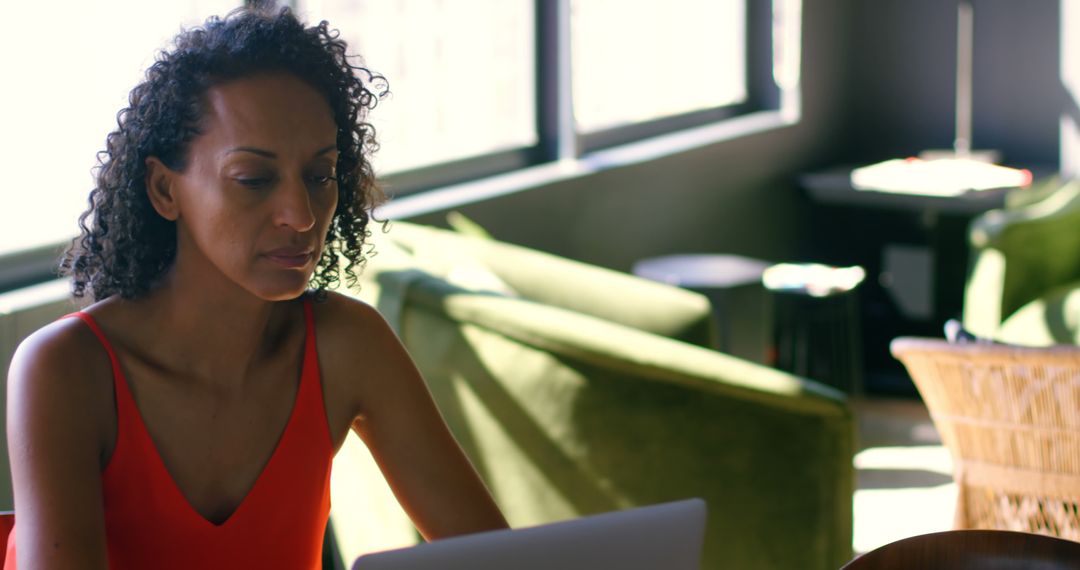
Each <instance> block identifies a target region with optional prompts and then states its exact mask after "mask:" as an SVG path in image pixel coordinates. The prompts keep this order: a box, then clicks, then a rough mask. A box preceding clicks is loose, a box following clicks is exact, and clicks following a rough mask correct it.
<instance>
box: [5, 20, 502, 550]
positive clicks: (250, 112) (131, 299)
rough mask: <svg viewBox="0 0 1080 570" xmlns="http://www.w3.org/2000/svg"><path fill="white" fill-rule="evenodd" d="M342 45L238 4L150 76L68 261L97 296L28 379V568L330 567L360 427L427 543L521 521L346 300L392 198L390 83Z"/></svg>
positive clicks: (24, 450)
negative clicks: (382, 112) (379, 211)
mask: <svg viewBox="0 0 1080 570" xmlns="http://www.w3.org/2000/svg"><path fill="white" fill-rule="evenodd" d="M335 38H336V32H332V31H329V30H328V29H327V25H326V23H325V22H323V23H322V24H320V25H319V26H315V27H310V28H305V27H304V26H303V25H302V24H301V23H300V22H298V21H297V20H296V18H295V17H294V16H293V15H292V14H291V13H290V12H289V11H288V10H282V11H281V12H280V13H277V14H269V13H265V12H258V11H250V10H247V11H239V12H234V13H233V14H231V15H230V16H228V17H227V18H225V19H222V20H218V19H213V18H212V19H210V20H209V21H208V22H207V24H206V26H205V27H203V28H197V29H193V30H188V31H185V32H184V33H182V34H180V36H178V38H177V40H176V46H175V48H174V49H173V50H172V51H169V52H165V53H162V54H161V55H160V56H159V57H158V60H157V62H156V63H155V64H154V65H153V66H152V67H151V68H150V69H149V70H148V72H147V76H146V80H145V81H144V82H143V83H141V84H139V85H138V86H137V87H135V89H134V90H133V91H132V93H131V97H130V107H129V108H127V109H125V110H124V111H122V112H121V114H120V116H119V127H118V129H117V130H116V131H115V132H113V133H112V134H110V135H109V137H108V140H107V145H108V146H107V150H106V152H105V153H104V155H103V158H102V164H101V166H100V168H99V170H98V173H97V185H96V187H95V188H94V190H93V191H92V193H91V195H90V208H89V210H88V211H87V212H86V214H84V215H83V216H82V218H81V220H80V225H81V227H82V236H81V237H80V238H78V239H77V240H76V244H75V246H74V247H73V248H72V250H71V251H70V252H69V253H68V254H67V256H66V258H65V261H64V262H63V265H62V267H63V268H64V269H65V270H66V272H67V273H68V274H70V276H71V277H72V279H73V283H74V293H75V295H76V296H78V297H83V296H89V297H90V298H91V299H92V300H94V301H96V302H94V303H93V304H92V305H90V306H89V307H87V308H86V309H85V310H83V311H81V312H80V313H77V314H75V315H71V316H70V318H65V319H61V320H59V321H57V322H55V323H53V324H51V325H49V326H47V327H45V328H43V329H41V330H40V331H37V332H36V333H34V334H33V335H31V336H30V337H29V338H27V339H26V340H25V341H24V342H23V343H22V345H21V346H20V347H19V349H18V351H17V353H16V355H15V357H14V359H13V362H12V366H11V370H10V373H9V379H8V382H9V388H8V390H9V392H8V410H9V411H8V441H9V449H10V456H11V465H12V475H13V483H14V488H15V512H16V517H17V526H16V530H15V532H14V533H13V537H12V538H11V539H10V540H9V544H8V552H7V568H12V567H13V566H14V563H15V559H16V558H17V562H18V567H19V568H20V570H23V569H30V568H105V567H109V568H113V569H123V568H172V567H175V568H217V567H230V568H248V567H251V568H316V567H318V565H319V560H320V549H321V544H322V534H323V530H324V528H325V523H326V519H327V515H328V510H329V497H328V493H329V468H330V460H331V458H332V456H333V454H334V453H335V451H336V450H337V449H338V448H339V447H340V446H341V444H342V442H343V441H344V439H345V436H346V435H347V433H348V431H349V429H352V430H354V431H355V432H356V433H357V434H358V435H359V436H360V437H361V438H362V439H363V441H364V442H365V443H366V444H367V446H368V447H369V449H370V450H371V452H372V454H373V456H374V457H375V459H376V461H377V462H378V464H379V466H380V467H381V469H382V471H383V473H384V475H385V476H386V478H387V480H388V482H389V483H390V486H391V488H392V489H393V490H394V492H395V494H396V495H397V497H398V500H399V501H400V503H401V504H402V506H403V507H404V508H405V510H406V512H407V513H408V514H409V515H410V516H411V517H412V519H413V521H414V522H415V524H416V526H417V528H418V529H419V530H420V532H421V533H422V534H423V535H424V536H425V537H426V538H428V539H433V538H438V537H444V536H449V535H455V534H462V533H469V532H475V531H480V530H487V529H494V528H504V527H505V526H506V522H505V520H504V519H503V517H502V515H501V514H500V513H499V510H498V508H497V507H496V506H495V504H494V502H493V501H492V499H491V497H490V495H489V494H488V492H487V490H486V489H485V488H484V486H483V484H482V483H481V482H480V480H479V478H478V477H477V475H476V473H475V471H474V470H473V469H472V467H471V466H470V465H469V463H468V460H467V459H466V458H465V456H464V455H463V454H462V452H461V450H460V448H459V447H458V446H457V444H456V442H455V441H454V440H453V438H452V436H451V435H450V433H449V432H448V430H447V428H446V426H445V424H444V423H443V421H442V419H441V417H440V416H439V413H438V411H437V410H436V408H435V406H434V404H433V402H432V400H431V397H430V395H429V393H428V392H427V389H426V387H425V385H424V383H423V380H422V379H421V377H420V375H419V374H418V372H417V370H416V368H415V367H414V366H413V364H412V362H411V361H410V359H409V357H408V355H407V354H406V352H405V351H404V349H403V348H402V346H401V345H400V344H399V342H398V341H397V339H396V337H395V336H394V334H393V333H392V332H391V330H390V329H389V328H388V327H387V325H386V324H385V322H384V321H383V320H382V319H381V318H380V317H379V315H378V314H377V313H376V312H375V311H374V310H373V309H372V308H371V307H369V306H367V305H365V304H362V303H360V302H358V301H355V300H352V299H350V298H348V297H345V296H342V295H338V294H335V293H332V292H329V291H327V288H328V287H330V286H332V285H334V284H335V283H337V282H339V280H340V279H341V274H342V273H344V276H345V279H346V280H347V281H351V282H355V271H356V270H358V269H359V268H360V267H361V266H362V265H363V252H362V250H363V248H364V246H365V244H364V238H365V237H366V236H367V235H369V234H368V230H367V224H368V220H369V211H370V209H371V208H372V207H373V205H374V203H375V201H376V199H377V197H378V192H377V190H376V187H375V185H374V180H373V175H372V170H371V166H370V162H369V157H370V152H371V151H372V149H373V148H374V140H373V132H372V130H371V127H370V125H368V124H367V123H366V122H364V120H365V116H366V112H367V110H368V109H369V108H370V107H372V106H374V104H375V101H376V95H375V94H374V93H373V92H372V91H371V90H370V88H369V85H368V84H370V83H371V82H372V80H373V79H374V80H379V79H381V78H378V77H373V76H372V75H371V74H370V73H368V72H367V71H366V70H364V69H362V68H357V67H354V66H352V65H350V63H349V62H348V61H347V60H346V57H345V48H346V46H345V44H344V43H343V42H342V41H340V40H337V39H335ZM356 72H360V74H362V75H363V76H364V78H365V79H366V81H367V83H365V82H364V81H362V80H361V78H360V77H358V76H357V73H356ZM309 285H310V286H311V287H312V288H313V290H312V291H309V290H308V287H309Z"/></svg>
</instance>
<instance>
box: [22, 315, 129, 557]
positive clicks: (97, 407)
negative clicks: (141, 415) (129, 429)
mask: <svg viewBox="0 0 1080 570" xmlns="http://www.w3.org/2000/svg"><path fill="white" fill-rule="evenodd" d="M80 326H82V323H80V322H78V321H76V320H67V321H60V322H57V323H53V324H52V325H49V326H48V327H45V328H44V329H42V330H40V331H38V332H36V333H34V334H33V335H31V336H30V337H29V338H27V339H26V340H25V341H23V343H22V344H21V345H20V346H19V348H18V350H17V351H16V352H15V356H14V358H13V359H12V363H11V368H10V370H9V372H8V384H7V438H8V456H9V460H10V462H11V474H12V483H13V485H14V489H15V523H16V531H15V532H16V555H17V558H18V567H19V570H34V569H38V568H48V569H50V570H52V569H67V568H72V569H74V568H78V569H92V568H107V566H108V563H107V555H106V547H105V522H104V509H103V501H102V493H101V450H102V441H104V440H103V437H102V436H103V431H104V429H103V426H104V424H103V422H102V418H103V415H102V413H103V410H102V405H103V402H102V399H103V396H105V395H106V394H108V395H111V389H109V390H107V391H106V390H104V389H103V388H110V387H111V385H110V384H105V383H104V382H106V381H110V380H111V373H110V375H109V376H105V377H104V378H102V377H101V375H100V369H101V362H102V359H103V358H105V357H104V353H103V352H101V350H100V347H98V351H97V352H96V353H94V352H93V351H90V350H87V349H86V347H87V342H86V338H85V337H84V336H82V335H86V334H90V333H89V331H83V330H79V329H78V327H80ZM90 340H91V341H96V339H93V338H92V337H91V339H90ZM105 362H106V363H107V359H106V360H105ZM110 372H111V370H110ZM95 376H96V377H95ZM106 398H108V396H106ZM105 403H106V404H111V401H110V399H106V401H105ZM106 410H108V411H111V405H109V408H107V409H106Z"/></svg>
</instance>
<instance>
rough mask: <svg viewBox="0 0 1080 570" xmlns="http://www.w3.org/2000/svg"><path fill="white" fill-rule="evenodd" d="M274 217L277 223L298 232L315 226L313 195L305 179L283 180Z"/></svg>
mask: <svg viewBox="0 0 1080 570" xmlns="http://www.w3.org/2000/svg"><path fill="white" fill-rule="evenodd" d="M274 217H275V219H274V223H275V224H277V225H279V226H288V227H289V228H291V229H293V230H295V231H298V232H306V231H308V230H310V229H311V228H312V227H314V226H315V212H314V211H312V209H311V196H310V195H309V193H308V189H307V185H306V184H305V183H304V180H303V179H299V180H291V179H290V180H287V181H283V183H282V184H281V186H280V187H279V188H278V196H277V200H275V203H274Z"/></svg>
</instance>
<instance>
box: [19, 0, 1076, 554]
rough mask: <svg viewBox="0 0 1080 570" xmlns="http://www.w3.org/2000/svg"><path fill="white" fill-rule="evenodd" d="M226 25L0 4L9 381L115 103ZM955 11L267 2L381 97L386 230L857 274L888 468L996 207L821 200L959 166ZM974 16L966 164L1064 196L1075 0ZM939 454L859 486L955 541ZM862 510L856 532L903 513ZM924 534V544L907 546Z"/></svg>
mask: <svg viewBox="0 0 1080 570" xmlns="http://www.w3.org/2000/svg"><path fill="white" fill-rule="evenodd" d="M241 4H242V2H241V1H240V0H169V1H168V2H146V1H143V0H95V1H81V0H59V1H54V2H47V3H43V2H30V1H13V2H7V3H5V5H4V8H3V10H4V12H3V13H4V16H5V21H6V23H7V24H8V25H7V26H5V30H4V32H2V33H0V62H2V69H3V72H4V77H5V81H4V87H3V88H2V89H0V101H2V103H3V104H2V105H0V124H2V133H0V145H2V146H0V161H2V164H0V166H2V172H3V175H2V178H0V180H2V185H0V316H3V315H4V314H11V315H22V316H21V317H18V318H11V319H7V320H4V319H2V318H0V333H2V335H3V336H0V340H2V346H0V354H2V355H3V358H4V359H3V360H0V362H3V363H6V362H7V360H6V358H7V357H8V356H9V355H10V353H11V351H12V350H13V349H14V347H15V346H16V345H17V343H18V341H19V340H20V339H21V338H22V337H23V336H25V334H28V332H29V330H27V327H28V326H29V325H28V324H27V323H30V322H34V319H33V318H30V317H28V316H27V315H32V314H34V313H33V311H34V310H36V308H39V307H44V306H45V305H46V304H47V303H52V302H54V301H55V299H57V298H58V297H57V296H58V295H59V296H61V297H62V295H63V289H64V285H63V284H62V283H60V284H57V282H56V281H55V280H56V275H55V272H54V267H55V260H56V256H57V254H58V252H59V251H60V248H61V247H62V244H63V243H65V242H66V241H68V240H70V239H71V238H72V237H73V236H74V234H75V232H76V218H77V217H78V215H79V214H80V213H81V212H82V211H83V210H84V209H85V207H86V196H87V193H88V192H89V190H90V188H91V186H92V177H91V172H92V169H93V168H94V166H95V164H96V159H95V156H96V153H97V152H98V151H99V150H101V149H102V148H103V146H104V140H105V136H106V135H107V134H108V133H109V132H110V131H111V130H112V129H113V128H115V124H116V114H117V112H118V111H119V110H120V109H122V108H123V107H124V106H125V100H126V97H127V93H128V91H129V90H130V89H131V87H132V86H133V85H134V84H136V83H137V82H138V81H139V80H140V77H141V76H142V74H143V71H144V70H145V68H146V67H147V66H148V65H149V64H150V63H152V61H153V58H154V55H155V53H156V51H157V50H159V49H161V48H162V47H165V46H167V45H168V41H169V39H170V38H171V37H172V36H173V35H174V34H175V33H176V32H178V31H179V30H180V29H181V28H183V27H189V26H194V25H198V24H199V23H201V22H203V21H204V20H205V18H207V17H208V16H211V15H222V14H225V13H227V12H228V11H229V10H232V9H234V8H237V7H239V6H240V5H241ZM957 4H958V3H957V2H953V1H942V0H772V1H769V0H662V1H661V0H292V1H282V2H279V3H278V5H287V6H290V7H292V8H293V9H294V10H295V11H296V12H297V13H298V14H300V15H301V17H302V18H304V19H306V20H307V21H308V22H317V21H319V20H324V19H325V20H327V21H329V23H330V26H331V27H332V28H336V29H338V30H339V31H340V34H341V37H342V38H343V39H345V40H346V41H347V42H348V44H349V46H350V47H351V50H352V52H353V53H355V54H356V55H355V63H356V64H357V65H359V66H363V67H365V68H367V69H369V70H371V71H372V72H374V73H375V74H378V75H381V76H383V77H385V79H386V81H387V82H388V85H389V94H388V95H387V96H386V97H385V98H383V99H382V100H380V102H379V103H378V106H377V107H376V108H375V109H374V111H373V112H372V113H371V116H370V120H371V122H372V123H373V124H374V125H375V127H376V129H377V132H378V137H379V142H380V144H381V149H380V150H379V151H378V153H377V154H376V156H375V162H374V164H375V168H376V171H377V173H378V175H379V176H380V178H382V180H383V181H384V184H385V187H386V189H387V190H388V192H389V193H390V194H392V195H393V196H394V200H393V201H391V202H390V203H389V204H388V205H387V206H386V207H385V208H384V210H383V214H384V215H386V216H388V217H392V218H395V219H402V220H410V221H416V222H420V223H425V224H431V225H437V226H446V225H447V222H446V216H447V214H448V213H450V212H458V213H461V214H464V215H465V216H467V217H468V218H469V219H471V220H472V221H474V222H475V223H477V224H479V226H482V227H483V228H484V229H485V230H486V231H487V232H489V233H490V234H491V235H493V236H495V237H496V238H498V239H499V240H502V241H506V242H511V243H514V244H518V245H523V246H526V247H530V248H534V249H538V250H542V251H545V252H548V253H553V254H555V255H558V256H562V257H567V258H571V259H574V260H578V261H582V262H586V263H589V264H594V265H598V266H601V267H605V268H610V269H614V270H618V271H623V272H631V271H632V270H633V268H634V266H635V264H636V263H638V262H640V261H642V260H646V259H650V258H656V257H658V256H664V255H669V254H673V253H709V254H715V253H723V254H726V255H735V256H741V257H744V258H747V259H754V260H760V261H763V262H765V263H769V264H772V263H778V262H792V263H805V262H815V263H824V264H830V265H832V266H838V267H839V266H856V265H857V266H860V267H862V268H864V269H865V272H866V273H865V275H866V278H865V281H864V282H863V283H862V285H861V286H860V290H859V294H860V298H859V305H858V315H857V317H855V323H854V324H853V325H852V326H855V327H856V329H855V330H857V331H858V332H857V336H858V337H859V339H860V342H858V343H857V344H855V345H852V346H851V347H850V350H851V351H854V352H855V353H857V356H858V359H857V363H856V365H857V366H858V374H857V375H858V378H859V379H858V386H854V385H848V386H846V388H848V389H850V390H853V391H855V392H857V395H858V396H859V397H862V396H871V397H874V396H876V397H878V398H879V399H890V398H891V399H895V401H898V402H901V403H900V404H895V402H894V401H893V400H889V402H890V403H888V404H887V405H874V406H871V408H868V409H873V410H877V411H880V412H881V413H882V414H883V415H881V416H866V417H863V418H862V420H861V424H860V425H861V427H862V428H867V426H869V427H868V428H867V429H871V430H877V431H875V432H873V433H872V434H868V435H867V434H864V436H863V438H864V441H865V442H872V443H873V442H876V443H881V444H882V445H891V444H890V442H892V444H896V442H897V441H900V442H901V443H900V444H897V445H900V446H901V447H903V446H904V445H908V444H910V445H915V446H925V445H930V446H935V445H938V444H939V443H940V442H939V440H938V438H937V435H936V433H934V430H933V427H932V425H931V424H930V422H929V419H928V416H927V414H926V411H925V409H924V408H921V407H919V406H920V405H921V404H919V401H918V396H917V392H916V390H915V387H914V385H913V384H912V381H911V379H910V378H909V377H908V376H907V374H906V372H905V370H904V369H903V367H902V366H901V365H900V364H899V363H898V362H896V361H895V360H894V359H893V358H892V357H891V355H890V354H889V352H888V342H889V341H890V340H891V339H892V338H894V337H897V336H902V335H923V336H941V332H940V331H941V326H942V324H943V323H944V321H945V320H946V319H948V318H960V317H961V315H962V311H963V309H964V307H963V296H964V288H965V283H966V279H967V276H968V264H969V263H970V262H971V261H972V259H971V256H970V255H969V244H968V227H969V223H970V222H971V220H972V219H973V217H975V216H977V215H980V214H982V213H983V212H984V211H986V210H989V209H992V208H1000V207H1002V206H1003V204H1004V199H1003V198H1002V194H1001V193H998V194H994V195H993V196H995V197H993V198H988V199H985V200H983V199H982V198H979V199H972V200H968V201H962V204H960V206H958V207H955V206H956V204H958V203H959V202H956V201H953V202H949V204H946V203H944V202H936V201H930V202H925V201H923V202H906V203H903V204H899V205H898V204H897V203H894V202H890V201H889V200H884V201H881V200H878V199H877V198H874V199H872V200H869V201H867V200H862V199H851V198H849V197H845V196H847V194H844V195H843V196H840V197H837V196H838V194H835V193H834V194H830V193H829V192H830V190H829V182H828V180H830V179H828V176H829V175H831V174H835V173H840V174H841V175H842V176H841V178H840V180H841V182H840V184H839V185H840V186H841V187H842V188H841V190H842V191H843V192H846V191H847V190H849V189H850V188H848V186H849V185H848V184H847V183H846V182H844V181H845V180H846V178H845V177H846V176H847V173H849V172H850V171H851V169H853V168H855V167H856V166H860V165H867V164H872V163H877V162H881V161H886V160H889V159H894V158H908V157H914V156H917V155H918V154H919V153H920V152H921V151H924V150H926V149H948V148H951V147H953V145H954V138H955V136H956V108H957V107H956V99H957V93H958V85H959V84H958V79H957V72H958V39H959V40H961V41H960V42H959V44H962V43H963V42H962V40H963V38H962V37H961V38H958V34H959V33H960V32H958V15H957V14H958V12H957ZM971 4H972V5H973V6H974V7H975V17H974V23H973V28H972V31H973V34H972V36H971V37H972V40H971V43H970V45H971V55H972V57H971V70H972V73H971V83H970V88H971V98H970V103H971V116H972V120H971V139H972V140H971V142H972V144H973V146H974V147H976V148H980V149H990V150H994V151H996V153H997V156H996V158H997V161H998V162H999V163H1000V164H1003V165H1006V166H1009V167H1015V168H1017V169H1024V170H1027V171H1028V172H1030V173H1033V175H1034V178H1035V180H1036V183H1037V182H1038V181H1040V180H1042V179H1045V178H1049V177H1054V176H1060V177H1062V178H1064V179H1068V178H1071V177H1072V176H1073V175H1074V174H1075V173H1076V171H1077V168H1076V167H1077V161H1078V157H1080V155H1078V149H1080V127H1078V121H1080V106H1078V103H1077V97H1076V87H1077V82H1078V81H1080V44H1078V42H1080V40H1077V38H1078V37H1080V9H1078V8H1077V7H1076V5H1075V4H1074V3H1072V2H1069V1H1068V0H1024V1H1008V0H976V1H974V2H972V3H971ZM823 176H824V177H825V178H824V180H826V182H825V183H824V186H823V185H822V184H823V183H822V182H821V181H822V180H823V178H822V177H823ZM822 188H825V190H821V189H822ZM1031 247H1034V248H1038V244H1032V246H1031ZM1051 255H1052V253H1051ZM58 291H59V293H58ZM732 315H733V316H730V317H729V322H727V323H726V324H725V325H724V326H725V327H727V329H728V330H732V331H735V333H734V334H736V335H738V334H739V333H738V331H740V330H751V329H753V330H755V331H756V330H758V329H757V328H755V327H756V323H754V322H752V321H753V319H754V318H755V317H753V316H746V315H738V316H734V315H735V313H732ZM20 318H21V319H22V320H21V321H20V320H19V319H20ZM732 319H733V320H732ZM849 324H851V323H849ZM754 334H759V333H758V332H755V333H754ZM764 334H765V337H766V338H767V340H765V341H764V342H765V344H764V345H762V346H760V347H756V348H755V349H751V350H749V353H752V354H750V355H749V356H747V355H740V356H746V357H747V358H750V359H751V360H758V361H759V362H760V363H762V364H768V365H776V364H777V356H776V354H775V351H776V349H777V347H776V346H768V345H769V343H770V342H771V340H768V339H772V338H773V337H772V336H769V333H764ZM879 401H883V400H879ZM904 402H908V403H914V405H915V407H914V408H912V407H910V406H909V407H904V405H905V404H904ZM894 404H895V405H894ZM897 406H899V407H897ZM897 434H900V435H897ZM894 436H895V437H894ZM897 438H899V439H897ZM904 442H906V443H904ZM913 449H915V448H913ZM934 449H936V451H931V452H930V453H929V455H927V454H926V453H924V451H925V449H924V448H918V449H915V451H912V452H911V453H909V454H907V455H905V453H906V452H901V453H900V454H899V455H892V456H884V455H880V454H877V453H875V454H871V455H868V456H863V457H862V459H861V461H862V464H863V465H864V466H866V469H869V470H873V469H878V470H880V469H887V468H888V469H897V470H901V471H903V470H905V469H906V470H909V471H910V470H912V469H915V470H916V471H917V473H916V474H917V475H918V474H921V475H920V477H922V479H921V480H923V481H924V482H925V481H929V483H926V484H916V485H914V487H920V486H921V487H923V488H925V489H924V490H929V493H930V494H924V495H922V496H923V500H925V501H927V502H926V503H925V504H927V505H938V508H937V511H934V512H936V513H937V514H936V515H935V516H937V518H936V519H935V520H934V522H933V523H932V524H930V525H929V528H931V529H933V528H936V527H935V525H937V527H940V526H945V527H947V526H948V523H949V522H950V518H951V505H949V504H948V500H949V497H951V496H952V495H950V493H954V492H955V491H954V490H953V489H952V488H951V487H948V485H947V484H948V477H947V474H948V473H949V464H948V456H947V454H945V453H944V452H943V451H942V450H941V449H940V447H937V448H934ZM905 457H911V458H913V459H912V460H911V461H914V462H915V463H914V465H915V467H912V466H911V465H909V464H906V463H904V461H905V459H904V458H905ZM897 458H899V459H897ZM897 461H899V463H897ZM920 462H921V463H920ZM882 466H884V467H882ZM927 474H929V475H927ZM916 479H918V477H916ZM862 482H863V483H865V487H866V490H868V491H871V492H870V493H869V494H864V495H862V497H864V499H863V500H864V501H865V500H873V497H875V496H876V495H874V493H873V492H874V491H875V490H881V489H884V488H890V485H891V486H892V487H893V488H902V487H903V484H902V483H896V482H895V481H891V482H890V481H886V480H882V479H880V478H878V479H874V478H871V479H865V480H862ZM942 496H944V497H945V501H946V503H945V504H946V505H947V506H948V507H949V508H945V509H944V510H942V509H941V508H940V505H941V504H942V502H941V500H942V499H941V497H942ZM868 497H869V498H870V499H867V498H868ZM880 500H881V501H884V502H880V503H875V505H876V506H874V507H873V508H872V509H871V510H879V511H887V510H890V509H893V508H899V506H901V505H904V504H907V503H909V502H910V501H911V500H912V499H911V497H910V496H909V495H905V494H902V493H901V494H899V495H898V494H893V495H890V498H884V496H883V495H882V496H881V498H880ZM855 505H856V536H855V540H856V550H866V549H869V548H871V547H873V546H876V545H879V544H881V543H884V542H885V541H887V540H889V539H890V538H894V536H893V535H890V534H889V533H888V532H885V533H884V534H882V533H881V532H880V531H881V530H882V529H886V528H887V527H889V526H890V523H889V522H888V521H887V520H884V521H882V522H880V523H875V524H869V523H867V524H865V525H864V526H863V527H861V528H863V530H862V531H860V530H859V528H860V527H859V525H858V520H859V515H858V513H859V508H860V506H859V505H860V503H859V500H856V503H855ZM0 506H2V505H0ZM938 511H941V512H938ZM922 512H923V513H925V512H928V511H926V510H923V511H922ZM899 526H904V525H903V524H900V525H899ZM893 528H897V524H896V523H895V521H893ZM919 528H924V529H925V528H927V527H926V526H925V525H924V526H923V527H919V525H918V524H914V525H909V526H906V527H904V529H903V530H902V531H899V532H908V530H912V529H913V530H912V532H914V530H918V529H919ZM875 529H876V530H875ZM860 532H861V533H862V534H860ZM875 532H876V533H877V534H875ZM860 541H861V542H860Z"/></svg>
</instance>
